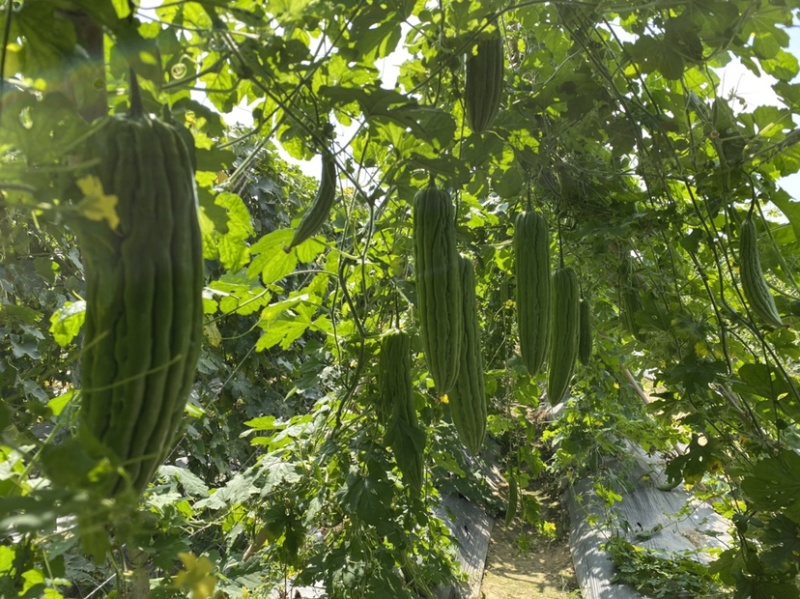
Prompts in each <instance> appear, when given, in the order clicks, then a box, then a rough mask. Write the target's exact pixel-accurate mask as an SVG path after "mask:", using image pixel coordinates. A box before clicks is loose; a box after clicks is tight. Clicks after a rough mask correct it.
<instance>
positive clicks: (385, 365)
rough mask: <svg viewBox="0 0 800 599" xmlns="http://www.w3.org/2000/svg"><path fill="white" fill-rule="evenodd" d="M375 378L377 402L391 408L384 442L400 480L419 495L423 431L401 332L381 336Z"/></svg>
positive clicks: (406, 344) (407, 341) (408, 343)
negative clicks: (394, 462) (401, 478)
mask: <svg viewBox="0 0 800 599" xmlns="http://www.w3.org/2000/svg"><path fill="white" fill-rule="evenodd" d="M378 378H379V388H380V393H381V400H380V402H381V404H383V405H385V406H388V407H389V408H390V409H391V416H390V421H389V425H388V427H387V432H386V444H387V445H389V446H390V447H391V448H392V451H393V452H394V456H395V460H396V462H397V467H398V468H399V469H400V472H401V473H402V475H403V480H404V481H405V482H406V484H407V485H408V486H409V487H410V488H411V490H412V492H413V493H415V494H419V492H420V491H421V490H422V483H423V480H424V466H425V462H424V459H425V431H424V430H423V429H422V428H421V427H420V425H419V419H418V418H417V411H416V409H415V408H414V395H413V387H412V382H411V340H410V338H409V336H408V334H407V333H405V332H404V331H400V330H397V329H394V330H391V331H389V332H387V333H386V334H385V335H384V336H383V338H382V340H381V353H380V357H379V360H378Z"/></svg>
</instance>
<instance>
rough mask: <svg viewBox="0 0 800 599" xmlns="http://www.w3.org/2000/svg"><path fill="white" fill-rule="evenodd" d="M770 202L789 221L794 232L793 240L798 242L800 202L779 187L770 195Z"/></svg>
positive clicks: (799, 235) (799, 238)
mask: <svg viewBox="0 0 800 599" xmlns="http://www.w3.org/2000/svg"><path fill="white" fill-rule="evenodd" d="M770 200H772V203H773V204H775V205H776V206H777V207H778V209H779V210H780V211H781V212H783V215H784V216H785V217H786V218H788V219H789V223H791V225H792V230H793V231H794V238H795V239H796V240H800V202H798V201H796V200H794V199H793V198H792V196H790V195H789V194H788V193H787V192H786V190H784V189H783V188H780V187H779V188H778V189H777V190H776V191H775V193H773V194H772V197H770Z"/></svg>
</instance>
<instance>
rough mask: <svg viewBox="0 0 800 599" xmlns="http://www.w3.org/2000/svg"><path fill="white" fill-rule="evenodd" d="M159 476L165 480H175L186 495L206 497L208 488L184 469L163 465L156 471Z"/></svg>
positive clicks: (198, 478)
mask: <svg viewBox="0 0 800 599" xmlns="http://www.w3.org/2000/svg"><path fill="white" fill-rule="evenodd" d="M158 474H159V476H163V477H164V478H166V479H171V478H173V479H175V480H177V481H178V483H179V484H180V485H181V486H182V487H183V490H184V491H186V494H187V495H190V496H194V497H208V487H207V486H206V484H205V483H204V482H203V481H202V480H201V479H200V477H198V476H197V475H195V474H192V473H191V472H190V471H189V470H187V469H186V468H178V467H177V466H169V465H164V466H161V467H160V468H159V469H158Z"/></svg>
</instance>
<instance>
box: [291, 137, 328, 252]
mask: <svg viewBox="0 0 800 599" xmlns="http://www.w3.org/2000/svg"><path fill="white" fill-rule="evenodd" d="M335 199H336V158H335V157H334V155H333V154H332V153H331V152H329V151H328V150H325V151H324V152H323V153H322V175H321V177H320V182H319V187H318V188H317V195H316V196H314V200H313V201H312V202H311V206H310V207H309V208H308V211H307V212H306V213H305V214H304V215H303V218H302V219H300V224H299V225H297V228H296V229H295V230H294V237H292V241H291V243H290V244H289V245H288V246H286V248H284V251H285V252H289V251H291V249H292V248H294V247H297V246H298V245H300V244H301V243H303V242H304V241H305V240H306V239H309V238H311V237H313V236H314V235H316V234H317V231H319V230H320V229H321V228H322V225H324V224H325V222H326V221H327V220H328V217H329V216H330V214H331V208H332V207H333V201H334V200H335Z"/></svg>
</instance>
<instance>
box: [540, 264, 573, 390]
mask: <svg viewBox="0 0 800 599" xmlns="http://www.w3.org/2000/svg"><path fill="white" fill-rule="evenodd" d="M579 293H580V291H579V288H578V276H577V275H576V274H575V271H574V270H572V269H571V268H569V267H563V268H559V269H558V270H556V271H555V272H554V273H553V317H552V321H551V323H552V329H551V332H550V366H549V368H550V371H549V373H548V379H547V397H548V398H549V399H550V403H551V405H556V404H558V403H561V400H562V399H564V394H565V393H566V392H567V389H568V388H569V383H570V380H571V379H572V373H573V371H574V370H575V360H576V358H577V357H578V323H579V318H580V315H579V310H578V297H579V295H578V294H579Z"/></svg>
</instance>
